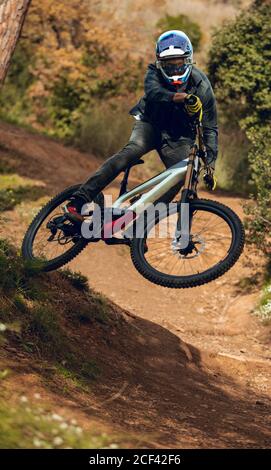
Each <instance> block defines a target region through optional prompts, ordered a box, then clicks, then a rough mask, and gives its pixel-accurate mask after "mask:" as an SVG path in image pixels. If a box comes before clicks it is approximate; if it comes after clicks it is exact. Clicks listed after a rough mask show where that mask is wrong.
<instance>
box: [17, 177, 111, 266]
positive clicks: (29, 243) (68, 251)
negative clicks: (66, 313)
mask: <svg viewBox="0 0 271 470" xmlns="http://www.w3.org/2000/svg"><path fill="white" fill-rule="evenodd" d="M79 186H80V185H74V186H71V187H69V188H67V189H65V190H64V191H63V192H61V193H60V194H58V195H57V196H55V197H54V198H53V199H51V200H50V201H49V202H48V203H47V204H46V205H45V206H43V207H42V209H41V210H40V211H39V213H38V214H37V215H36V216H35V218H34V219H33V221H32V222H31V224H30V226H29V228H28V230H27V232H26V234H25V236H24V239H23V243H22V256H23V258H24V259H26V260H29V261H33V262H37V263H36V264H37V269H39V270H41V271H53V270H55V269H58V268H60V267H61V266H64V264H66V263H68V262H69V261H71V260H72V259H73V258H75V256H77V255H78V254H79V253H80V252H81V251H82V250H83V249H84V248H85V247H86V246H87V244H88V242H89V240H88V239H87V238H84V237H82V235H81V230H80V225H79V226H77V227H76V226H75V225H74V224H72V223H71V222H70V221H69V220H67V219H66V217H65V215H64V213H63V210H62V206H63V204H65V203H66V202H67V201H68V200H69V199H70V197H71V196H72V194H73V193H74V192H75V191H76V190H77V189H78V188H79ZM95 204H99V205H100V206H103V204H104V200H103V194H102V193H99V194H98V195H97V197H96V198H95V199H94V201H93V202H92V203H90V206H89V210H90V214H91V211H92V210H93V209H94V206H95Z"/></svg>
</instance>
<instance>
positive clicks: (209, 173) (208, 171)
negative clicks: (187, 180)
mask: <svg viewBox="0 0 271 470" xmlns="http://www.w3.org/2000/svg"><path fill="white" fill-rule="evenodd" d="M203 181H204V183H205V186H206V188H207V189H209V190H210V191H214V190H215V188H216V183H217V181H216V177H215V176H214V168H212V167H211V166H209V165H207V166H206V167H205V169H204V174H203Z"/></svg>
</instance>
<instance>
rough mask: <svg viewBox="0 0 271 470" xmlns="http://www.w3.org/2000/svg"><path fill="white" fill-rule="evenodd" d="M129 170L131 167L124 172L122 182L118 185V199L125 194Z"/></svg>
mask: <svg viewBox="0 0 271 470" xmlns="http://www.w3.org/2000/svg"><path fill="white" fill-rule="evenodd" d="M130 170H131V166H130V165H129V166H128V167H127V168H126V169H125V171H124V176H123V178H122V181H121V183H120V192H119V197H120V196H122V195H123V194H125V193H126V192H127V183H128V178H129V173H130Z"/></svg>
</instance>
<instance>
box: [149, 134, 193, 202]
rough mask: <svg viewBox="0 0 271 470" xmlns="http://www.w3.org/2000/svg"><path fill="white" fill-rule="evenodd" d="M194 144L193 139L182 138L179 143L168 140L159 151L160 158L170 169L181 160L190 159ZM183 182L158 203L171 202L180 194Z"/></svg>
mask: <svg viewBox="0 0 271 470" xmlns="http://www.w3.org/2000/svg"><path fill="white" fill-rule="evenodd" d="M193 144H194V141H193V139H190V138H188V137H181V138H180V139H179V140H178V141H170V140H167V141H166V142H164V143H163V145H162V146H161V147H160V148H159V149H158V153H159V156H160V158H161V160H162V162H163V163H164V165H165V167H166V168H170V167H171V166H173V165H175V164H176V163H178V162H179V161H181V160H184V159H185V158H187V157H188V155H189V153H190V148H191V145H193ZM182 186H183V181H180V182H179V183H177V184H176V185H175V186H173V187H172V188H170V190H169V191H167V192H166V193H165V194H164V195H163V196H162V197H161V198H159V199H158V201H157V202H170V201H172V200H173V198H174V197H175V196H176V194H178V192H179V191H180V189H181V187H182Z"/></svg>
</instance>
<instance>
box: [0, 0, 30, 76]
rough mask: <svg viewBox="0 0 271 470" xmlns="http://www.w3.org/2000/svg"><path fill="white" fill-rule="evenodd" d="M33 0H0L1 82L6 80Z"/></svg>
mask: <svg viewBox="0 0 271 470" xmlns="http://www.w3.org/2000/svg"><path fill="white" fill-rule="evenodd" d="M30 1H31V0H0V57H1V58H0V83H2V82H3V81H4V80H5V77H6V74H7V71H8V67H9V64H10V61H11V57H12V54H13V52H14V50H15V47H16V44H17V41H18V39H19V36H20V33H21V29H22V26H23V22H24V19H25V16H26V13H27V10H28V7H29V5H30Z"/></svg>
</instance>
